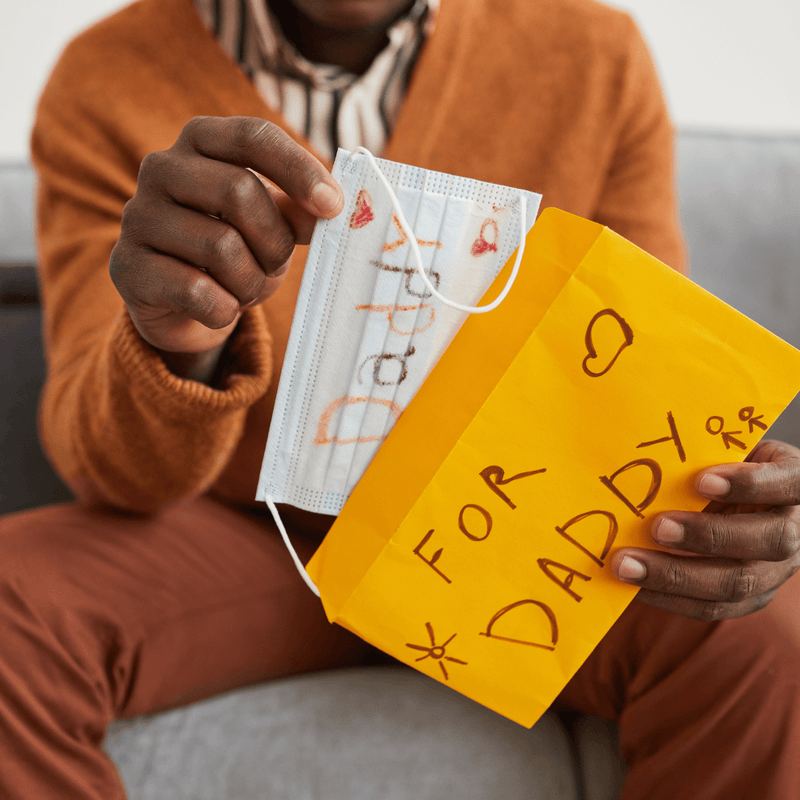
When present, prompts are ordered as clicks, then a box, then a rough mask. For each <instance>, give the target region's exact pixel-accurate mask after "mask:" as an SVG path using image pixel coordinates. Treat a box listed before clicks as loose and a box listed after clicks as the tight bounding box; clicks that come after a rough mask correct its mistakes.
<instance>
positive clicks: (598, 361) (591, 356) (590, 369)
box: [581, 308, 633, 378]
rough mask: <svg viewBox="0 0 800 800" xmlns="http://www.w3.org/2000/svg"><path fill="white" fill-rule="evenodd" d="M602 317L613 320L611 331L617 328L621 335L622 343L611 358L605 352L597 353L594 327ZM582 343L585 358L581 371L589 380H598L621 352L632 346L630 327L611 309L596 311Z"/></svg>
mask: <svg viewBox="0 0 800 800" xmlns="http://www.w3.org/2000/svg"><path fill="white" fill-rule="evenodd" d="M603 317H610V318H611V319H613V320H614V322H615V323H616V325H615V326H613V329H612V330H616V329H617V326H618V329H619V332H620V333H621V334H622V341H621V342H620V344H619V346H618V347H617V350H616V351H615V352H614V353H613V355H611V356H609V354H608V353H607V352H606V353H605V354H604V355H600V354H599V353H598V349H600V348H598V346H597V342H596V338H597V337H596V334H595V332H594V326H595V325H596V324H597V322H598V320H600V319H602V318H603ZM584 343H585V345H586V358H584V359H583V364H582V365H581V366H582V367H583V371H584V372H585V373H586V374H587V375H588V376H589V377H590V378H599V377H600V376H601V375H605V374H606V372H608V371H609V370H610V369H611V367H613V366H614V363H615V362H616V360H617V359H618V358H619V357H620V354H621V353H622V351H623V350H624V349H625V348H626V347H630V346H631V345H632V344H633V331H632V330H631V326H630V325H628V323H627V322H626V321H625V320H624V319H623V318H622V317H621V316H620V315H619V314H617V312H616V311H614V309H613V308H604V309H603V310H602V311H598V312H597V313H596V314H595V315H594V316H593V317H592V319H591V321H590V322H589V327H588V328H587V329H586V336H585V337H584Z"/></svg>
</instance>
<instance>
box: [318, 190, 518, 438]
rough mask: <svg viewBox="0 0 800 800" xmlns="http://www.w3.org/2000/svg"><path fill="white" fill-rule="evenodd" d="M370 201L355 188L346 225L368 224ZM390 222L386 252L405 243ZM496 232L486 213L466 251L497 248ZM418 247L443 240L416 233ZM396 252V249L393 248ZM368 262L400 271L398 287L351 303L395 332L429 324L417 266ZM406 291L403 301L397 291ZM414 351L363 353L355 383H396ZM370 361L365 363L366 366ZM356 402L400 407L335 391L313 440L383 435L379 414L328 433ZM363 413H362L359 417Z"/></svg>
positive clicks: (395, 413) (394, 411) (437, 278)
mask: <svg viewBox="0 0 800 800" xmlns="http://www.w3.org/2000/svg"><path fill="white" fill-rule="evenodd" d="M506 210H507V209H506V208H504V207H498V206H494V207H493V213H500V212H504V211H506ZM375 218H376V217H375V209H374V203H373V200H372V197H371V195H370V193H369V192H368V191H367V190H366V189H361V190H360V191H359V193H358V195H357V196H356V202H355V208H354V210H353V212H352V214H351V215H350V220H349V227H350V228H351V229H353V230H358V229H360V228H364V227H366V226H367V225H369V224H370V223H371V222H372V221H373V220H375ZM391 222H392V225H393V226H394V228H395V229H396V231H397V238H396V239H393V240H391V241H389V242H387V243H386V244H384V245H383V247H382V248H381V251H382V252H383V253H392V252H394V251H397V250H399V248H401V247H402V246H403V245H405V244H407V243H408V237H407V236H406V233H405V231H404V230H403V229H402V227H401V225H400V222H399V220H398V219H397V216H396V215H395V214H393V215H392V219H391ZM499 237H500V228H499V226H498V223H497V221H496V220H495V219H493V218H492V217H487V218H486V219H485V220H484V221H483V223H482V224H481V228H480V231H479V233H478V236H477V238H476V239H475V241H474V242H473V243H472V246H471V248H470V253H471V254H472V255H473V256H475V257H479V256H482V255H485V254H486V253H488V252H497V246H498V245H497V243H498V240H499ZM417 244H418V245H419V246H420V247H435V248H442V247H443V246H444V245H443V243H442V242H441V241H439V240H427V239H419V238H418V239H417ZM395 257H396V253H395ZM370 264H372V266H374V267H375V268H376V269H378V270H380V271H381V272H387V273H394V274H398V275H402V276H403V281H402V289H401V293H400V296H399V297H398V300H397V301H396V302H395V303H393V304H388V303H362V304H359V305H356V306H355V310H356V311H363V312H368V313H375V314H381V315H383V316H385V317H386V319H387V321H388V323H389V330H390V331H391V332H392V333H394V334H397V335H399V336H404V337H409V339H410V338H411V337H413V336H418V335H420V334H423V333H425V332H426V331H428V330H430V329H431V328H432V327H433V325H434V323H435V321H436V309H435V308H434V307H433V304H432V303H431V302H425V301H427V300H428V299H429V298H430V297H431V293H430V291H429V290H428V289H427V288H426V287H425V285H424V284H423V282H422V279H421V278H420V277H419V272H418V271H417V268H416V267H414V266H411V267H409V266H401V265H399V264H392V263H390V262H387V261H384V260H371V261H370ZM427 275H428V278H429V280H430V281H431V283H432V285H433V286H434V287H435V288H436V289H438V288H439V286H440V284H441V275H440V273H439V272H437V271H436V270H434V269H430V270H428V271H427ZM403 293H405V295H407V296H408V302H407V301H406V298H405V297H403ZM416 352H417V348H416V347H415V346H414V345H408V346H407V347H406V348H405V349H404V350H403V352H396V353H392V352H390V353H376V354H374V355H370V356H367V357H366V358H363V359H362V361H361V363H360V364H359V367H358V372H357V379H358V382H359V384H364V383H366V381H365V376H371V379H372V385H373V387H390V386H394V387H397V386H400V385H401V384H402V383H403V382H404V381H405V380H406V379H407V378H408V376H409V360H410V359H411V358H412V357H413V356H414V354H415V353H416ZM370 367H371V369H370ZM359 404H366V406H367V408H370V407H373V408H375V409H376V410H377V409H378V407H385V408H386V409H388V410H389V412H390V413H391V415H392V418H393V419H394V420H396V419H397V418H398V417H399V415H400V413H402V408H400V406H398V405H397V403H396V402H394V401H393V400H386V399H377V398H374V397H372V396H371V395H358V396H351V395H349V394H347V395H342V396H340V397H337V398H336V399H334V400H332V401H331V402H330V403H328V405H327V406H325V408H324V409H323V411H322V414H321V415H320V418H319V420H318V423H317V434H316V436H315V437H314V444H316V445H328V444H333V445H350V444H359V443H367V442H371V443H375V442H380V441H382V440H383V439H385V438H386V436H388V430H387V429H386V428H387V426H386V425H385V424H384V419H383V418H375V419H374V420H371V421H369V422H367V425H366V427H367V428H373V429H374V431H373V432H370V431H369V430H368V431H367V432H362V433H359V435H357V436H339V435H338V434H334V433H331V431H332V430H334V429H336V428H337V427H338V426H337V425H335V423H334V421H333V418H334V416H335V415H336V414H337V413H339V414H342V413H345V412H346V410H347V409H348V408H352V407H354V406H356V405H359ZM362 419H363V417H362Z"/></svg>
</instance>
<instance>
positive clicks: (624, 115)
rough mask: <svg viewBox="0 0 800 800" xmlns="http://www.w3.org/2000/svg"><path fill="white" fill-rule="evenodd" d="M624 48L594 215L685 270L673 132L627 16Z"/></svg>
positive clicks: (647, 55)
mask: <svg viewBox="0 0 800 800" xmlns="http://www.w3.org/2000/svg"><path fill="white" fill-rule="evenodd" d="M624 20H625V22H626V23H627V26H628V36H627V39H628V48H627V53H626V55H625V57H624V65H623V68H622V69H621V70H620V80H619V84H618V85H617V87H616V91H615V94H616V101H617V104H618V108H617V113H616V114H615V115H613V119H614V124H615V126H616V128H617V130H616V131H614V135H613V136H612V137H611V141H612V142H614V151H613V152H612V153H611V154H610V159H609V161H608V168H607V173H606V176H605V181H604V184H603V188H602V191H601V194H600V197H599V199H598V202H597V206H596V210H595V213H594V215H593V216H594V219H595V220H596V221H597V222H600V223H602V224H603V225H607V226H608V227H609V228H611V229H612V230H614V231H616V232H617V233H619V234H620V235H622V236H624V237H625V238H626V239H629V240H630V241H632V242H633V243H634V244H636V245H638V246H639V247H641V248H642V249H644V250H646V251H647V252H648V253H651V254H652V255H654V256H656V258H658V259H660V260H661V261H663V262H664V263H666V264H668V265H669V266H671V267H673V268H674V269H677V270H679V271H681V272H685V271H686V268H685V261H686V258H685V248H684V243H683V238H682V234H681V229H680V223H679V219H678V198H677V190H676V176H675V155H674V151H675V132H674V128H673V125H672V122H671V120H670V117H669V113H668V111H667V106H666V102H665V99H664V95H663V92H662V89H661V85H660V82H659V79H658V75H657V73H656V69H655V66H654V64H653V60H652V57H651V55H650V52H649V50H648V48H647V45H646V44H645V42H644V40H643V38H642V35H641V33H640V32H639V30H638V28H637V27H636V25H635V23H634V22H633V20H632V19H631V18H630V17H627V15H626V16H625V17H624Z"/></svg>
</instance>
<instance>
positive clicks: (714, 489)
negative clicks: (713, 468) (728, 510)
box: [697, 473, 731, 497]
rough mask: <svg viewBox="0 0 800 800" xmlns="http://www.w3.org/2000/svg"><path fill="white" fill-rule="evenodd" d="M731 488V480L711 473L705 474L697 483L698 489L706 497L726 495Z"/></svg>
mask: <svg viewBox="0 0 800 800" xmlns="http://www.w3.org/2000/svg"><path fill="white" fill-rule="evenodd" d="M730 490H731V484H730V481H726V480H725V478H722V477H720V476H719V475H713V474H711V473H707V474H705V475H703V477H702V478H700V482H699V483H698V484H697V491H698V492H700V494H702V495H704V496H705V497H725V496H726V495H727V494H728V492H729V491H730Z"/></svg>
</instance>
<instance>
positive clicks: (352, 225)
mask: <svg viewBox="0 0 800 800" xmlns="http://www.w3.org/2000/svg"><path fill="white" fill-rule="evenodd" d="M332 174H333V177H334V178H335V179H336V180H337V181H338V183H339V185H340V186H341V188H342V191H343V193H344V197H345V207H344V210H343V211H342V212H341V213H340V214H339V215H338V216H337V217H335V218H334V219H329V220H319V221H318V222H317V225H316V227H315V229H314V235H313V237H312V240H311V245H310V247H309V251H308V256H307V259H306V265H305V271H304V273H303V280H302V283H301V286H300V292H299V295H298V299H297V306H296V309H295V314H294V318H293V321H292V328H291V332H290V335H289V342H288V346H287V350H286V355H285V358H284V364H283V370H282V372H281V377H280V383H279V386H278V392H277V398H276V401H275V409H274V412H273V417H272V423H271V426H270V430H269V437H268V440H267V446H266V450H265V453H264V460H263V464H262V468H261V474H260V478H259V485H258V493H257V499H259V500H263V501H265V502H266V503H267V504H268V505H269V506H270V508H271V509H272V510H273V515H274V516H275V517H276V522H278V523H279V527H281V528H282V527H283V526H282V525H280V522H279V517H278V514H277V510H276V509H275V506H274V504H275V503H288V504H290V505H293V506H296V507H298V508H302V509H305V510H306V511H312V512H316V513H320V514H331V515H336V514H338V513H339V511H341V509H342V507H343V506H344V504H345V502H346V501H347V498H348V497H349V495H350V492H351V491H352V489H353V487H354V486H355V485H356V483H357V482H358V481H359V479H360V478H361V476H362V475H363V474H364V471H365V470H366V469H367V467H368V466H369V463H370V462H371V461H372V459H373V457H374V455H375V453H376V452H377V450H378V448H379V447H380V445H381V442H382V441H383V440H384V439H385V438H386V437H387V435H388V434H389V432H390V431H391V429H392V427H393V426H394V423H395V422H396V421H397V419H398V418H399V416H400V414H402V412H403V410H404V409H405V407H406V406H407V405H408V403H409V402H410V401H411V399H412V398H413V396H414V394H415V393H416V392H417V390H418V389H419V387H420V386H421V385H422V382H423V381H424V379H425V377H426V376H427V374H428V373H429V372H430V370H431V369H432V368H433V366H434V364H435V363H436V361H437V360H438V358H439V356H440V355H441V354H442V352H444V350H445V348H446V347H447V345H448V344H449V342H450V341H451V340H452V338H453V336H455V334H456V332H457V331H458V329H459V327H460V326H461V324H462V323H463V321H464V320H465V319H466V317H467V316H468V314H470V313H484V312H489V311H491V310H492V309H493V308H495V307H496V306H497V305H498V304H499V303H500V302H502V300H503V299H504V297H505V296H506V294H507V292H508V291H509V290H510V288H511V285H512V283H513V280H514V278H515V277H516V272H517V270H518V268H519V263H520V260H521V257H522V251H523V248H524V239H525V236H526V234H527V232H528V229H529V227H530V226H531V225H532V224H533V221H534V220H535V218H536V213H537V211H538V208H539V203H540V201H541V195H538V194H535V193H532V192H526V191H521V190H519V189H513V188H510V187H506V186H498V185H496V184H490V183H484V182H481V181H477V180H472V179H468V178H461V177H456V176H453V175H447V174H444V173H440V172H433V171H430V170H426V169H421V168H419V167H411V166H408V165H405V164H398V163H394V162H391V161H386V160H383V159H376V158H374V157H373V156H372V154H371V153H369V151H367V150H365V149H364V148H359V149H358V150H357V151H355V153H352V154H351V153H350V152H348V151H346V150H339V152H338V154H337V156H336V161H335V163H334V166H333V170H332ZM517 247H519V249H518V254H517V259H516V262H515V265H514V268H513V270H512V272H511V275H510V277H509V280H508V282H507V284H506V286H505V288H504V289H503V291H502V292H501V293H500V294H499V295H498V296H497V298H496V299H495V300H494V301H493V302H492V303H490V304H487V305H483V306H480V307H476V306H475V303H477V302H478V301H479V300H480V298H481V297H482V296H483V294H484V292H485V291H486V289H487V288H488V287H489V285H490V284H491V283H492V281H493V280H494V278H495V277H496V276H497V274H498V273H499V271H500V270H501V268H502V267H503V266H504V265H505V263H506V261H507V260H508V259H509V257H510V256H511V254H512V253H513V252H514V249H515V248H517Z"/></svg>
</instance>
